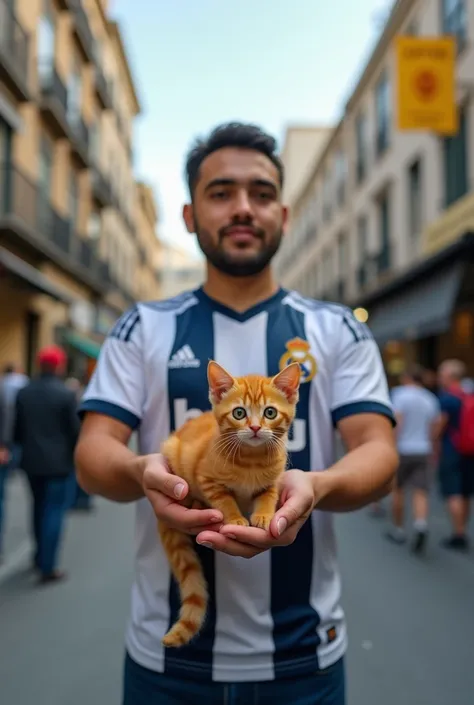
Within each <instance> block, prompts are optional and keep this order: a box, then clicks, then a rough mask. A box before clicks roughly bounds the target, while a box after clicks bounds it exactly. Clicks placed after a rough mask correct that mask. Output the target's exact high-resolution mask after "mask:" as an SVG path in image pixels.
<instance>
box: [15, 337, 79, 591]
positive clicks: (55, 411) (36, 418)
mask: <svg viewBox="0 0 474 705" xmlns="http://www.w3.org/2000/svg"><path fill="white" fill-rule="evenodd" d="M38 366H39V371H40V374H39V376H38V377H37V378H35V379H33V380H32V381H31V382H30V384H29V385H28V386H27V387H25V388H24V389H22V390H21V391H20V392H19V393H18V398H17V417H16V424H15V440H16V441H17V442H18V443H20V444H21V445H22V451H23V455H22V468H23V470H24V471H25V473H26V475H27V477H28V481H29V484H30V487H31V493H32V499H33V528H34V538H35V542H36V552H35V558H34V563H35V567H36V568H37V569H38V571H39V573H40V578H39V582H40V584H46V583H53V582H57V581H59V580H63V579H64V578H65V577H66V574H65V573H64V572H62V571H60V570H58V569H57V561H58V553H59V546H60V542H61V537H62V533H63V525H64V517H65V513H66V511H67V508H68V500H69V489H70V487H71V474H72V472H73V470H74V447H75V444H76V442H77V437H78V433H79V421H78V418H77V400H76V397H75V394H74V392H73V391H71V390H69V389H67V387H66V386H65V384H64V382H63V381H62V380H61V379H60V377H61V376H62V375H63V374H64V370H65V367H66V354H65V353H64V351H63V350H62V349H61V348H59V347H56V346H51V347H47V348H43V350H41V351H40V352H39V354H38Z"/></svg>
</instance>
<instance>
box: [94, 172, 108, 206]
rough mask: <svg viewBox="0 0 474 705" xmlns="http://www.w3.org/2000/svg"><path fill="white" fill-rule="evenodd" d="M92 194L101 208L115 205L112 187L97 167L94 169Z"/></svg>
mask: <svg viewBox="0 0 474 705" xmlns="http://www.w3.org/2000/svg"><path fill="white" fill-rule="evenodd" d="M92 193H93V195H94V198H95V199H96V201H97V202H98V203H100V205H101V206H103V207H104V208H107V207H108V206H111V205H112V204H113V195H112V186H111V185H110V181H109V180H108V179H107V178H106V177H105V176H104V175H103V173H102V172H101V171H100V169H99V168H98V167H97V166H94V167H93V168H92Z"/></svg>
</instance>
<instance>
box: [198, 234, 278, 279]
mask: <svg viewBox="0 0 474 705" xmlns="http://www.w3.org/2000/svg"><path fill="white" fill-rule="evenodd" d="M239 224H240V225H244V223H239ZM232 225H237V223H232ZM245 225H247V223H245ZM195 230H196V237H197V241H198V245H199V248H200V250H201V252H202V253H203V254H204V256H205V257H206V259H207V260H208V261H209V262H210V263H211V264H212V266H213V267H215V268H216V269H218V270H219V271H220V272H223V273H224V274H228V275H229V276H231V277H253V276H255V275H256V274H260V272H263V270H264V269H265V268H266V267H267V266H268V265H269V264H270V262H271V260H272V259H273V257H274V256H275V254H276V253H277V252H278V249H279V247H280V243H281V239H282V237H283V230H282V229H281V228H280V229H279V230H277V231H276V233H275V234H274V235H273V236H272V237H271V239H270V240H269V242H265V232H264V231H262V230H256V232H255V235H256V236H257V237H258V238H260V241H261V243H262V247H261V249H260V250H259V252H253V253H252V254H249V255H248V256H247V257H245V253H244V252H242V255H240V257H239V255H236V254H235V253H229V252H226V251H225V249H224V247H223V241H224V238H225V236H226V230H227V228H221V230H219V238H218V241H217V243H215V242H214V239H213V237H212V235H211V234H210V232H209V231H208V230H205V229H204V228H201V227H200V226H199V225H198V223H197V222H195Z"/></svg>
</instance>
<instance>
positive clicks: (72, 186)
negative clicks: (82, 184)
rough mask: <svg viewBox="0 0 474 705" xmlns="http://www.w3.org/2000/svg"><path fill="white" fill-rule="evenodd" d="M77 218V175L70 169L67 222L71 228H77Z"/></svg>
mask: <svg viewBox="0 0 474 705" xmlns="http://www.w3.org/2000/svg"><path fill="white" fill-rule="evenodd" d="M78 218H79V188H78V184H77V175H76V173H75V172H74V171H71V175H70V177H69V222H70V224H71V228H72V229H73V230H76V229H77V221H78Z"/></svg>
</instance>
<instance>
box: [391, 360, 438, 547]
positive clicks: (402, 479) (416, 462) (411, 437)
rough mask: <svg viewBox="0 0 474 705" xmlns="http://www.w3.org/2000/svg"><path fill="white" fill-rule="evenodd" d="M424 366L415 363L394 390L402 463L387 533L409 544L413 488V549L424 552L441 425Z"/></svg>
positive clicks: (398, 444)
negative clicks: (407, 518)
mask: <svg viewBox="0 0 474 705" xmlns="http://www.w3.org/2000/svg"><path fill="white" fill-rule="evenodd" d="M423 379H424V374H423V369H422V368H421V367H419V366H418V365H413V366H411V367H410V368H408V370H406V371H405V372H404V374H403V375H402V378H401V385H400V386H399V387H395V388H394V390H393V392H392V403H393V408H394V411H395V416H396V419H397V422H398V423H397V446H398V452H399V455H400V466H399V469H398V475H397V487H396V489H395V490H394V491H393V494H392V519H393V527H392V528H391V529H390V531H389V532H388V534H387V536H388V538H389V539H390V540H392V541H394V542H395V543H405V541H406V534H405V530H404V528H403V527H404V494H405V489H406V487H407V486H411V487H412V489H413V494H412V502H413V518H414V525H413V528H414V539H413V546H412V548H413V550H414V551H415V552H416V553H421V552H422V551H423V550H424V548H425V544H426V538H427V535H428V534H427V529H428V509H429V499H428V498H429V490H430V486H431V468H432V463H433V452H434V443H435V441H436V439H437V437H438V434H439V428H440V413H441V410H440V406H439V402H438V400H437V398H436V397H435V395H434V394H433V393H432V392H429V391H428V390H427V389H425V388H424V387H423Z"/></svg>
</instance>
